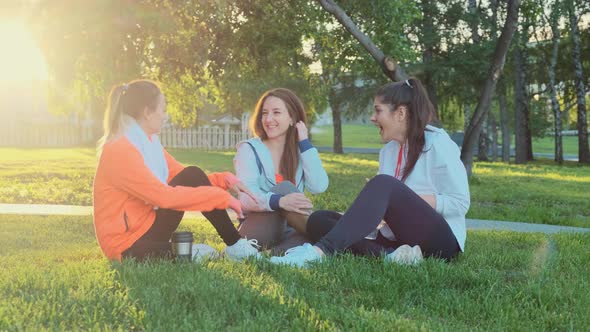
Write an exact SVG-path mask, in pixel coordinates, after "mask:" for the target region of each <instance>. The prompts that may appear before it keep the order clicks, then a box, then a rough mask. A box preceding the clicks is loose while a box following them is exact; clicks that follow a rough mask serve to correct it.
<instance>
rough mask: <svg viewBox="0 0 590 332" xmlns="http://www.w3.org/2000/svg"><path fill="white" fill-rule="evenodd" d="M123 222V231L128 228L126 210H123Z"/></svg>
mask: <svg viewBox="0 0 590 332" xmlns="http://www.w3.org/2000/svg"><path fill="white" fill-rule="evenodd" d="M123 222H124V223H125V232H127V231H128V230H129V221H128V220H127V211H123Z"/></svg>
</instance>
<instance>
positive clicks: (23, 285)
mask: <svg viewBox="0 0 590 332" xmlns="http://www.w3.org/2000/svg"><path fill="white" fill-rule="evenodd" d="M0 225H1V227H0V237H1V238H2V241H0V265H1V266H2V269H0V330H32V331H33V330H58V331H64V330H124V331H129V330H140V331H142V330H148V331H155V330H157V331H160V330H162V331H164V330H165V331H193V330H199V331H200V330H206V331H225V330H233V331H246V330H254V331H271V330H297V331H304V330H307V331H309V330H319V331H324V330H328V331H336V330H340V331H348V330H355V331H374V330H384V331H398V330H399V331H418V330H435V331H439V330H452V331H473V330H486V331H487V330H498V331H501V330H504V331H522V330H527V331H541V330H562V331H563V330H585V329H587V328H588V326H590V316H589V315H588V308H589V307H590V292H588V289H589V287H590V279H589V278H588V275H590V255H587V252H588V248H590V234H576V235H565V234H562V235H551V236H546V235H542V234H519V233H511V232H487V231H486V232H484V231H471V232H469V234H468V237H467V251H466V253H465V254H463V255H461V256H460V257H459V259H458V260H457V261H455V262H453V263H450V264H446V263H443V262H441V261H437V260H426V261H424V262H423V263H422V264H421V265H419V266H417V267H401V266H396V265H384V264H383V263H382V261H381V260H379V259H368V258H359V257H352V256H349V255H342V256H337V257H334V258H330V259H328V260H327V261H325V262H323V263H321V264H316V265H314V266H313V267H312V268H310V269H307V270H299V269H293V268H289V267H279V266H273V265H270V264H269V263H268V262H266V261H249V262H246V263H232V262H228V261H224V260H218V261H210V262H205V263H199V264H196V263H195V264H174V263H168V262H149V263H143V264H139V263H135V262H130V261H127V262H124V263H123V264H120V263H109V262H108V261H107V260H106V259H105V258H104V257H103V256H102V254H101V252H100V250H99V248H98V245H97V243H96V240H95V238H94V230H93V226H92V221H91V218H90V217H65V216H52V217H42V216H38V217H30V216H27V217H24V216H0ZM181 228H182V229H185V230H191V231H193V232H194V233H195V235H196V236H197V238H196V241H198V242H206V243H209V244H211V245H213V246H214V247H215V248H217V249H222V248H223V244H222V242H221V240H220V239H219V238H218V237H217V236H216V235H215V233H214V229H213V227H212V226H210V225H209V224H207V223H206V222H205V221H204V220H185V221H183V223H182V224H181Z"/></svg>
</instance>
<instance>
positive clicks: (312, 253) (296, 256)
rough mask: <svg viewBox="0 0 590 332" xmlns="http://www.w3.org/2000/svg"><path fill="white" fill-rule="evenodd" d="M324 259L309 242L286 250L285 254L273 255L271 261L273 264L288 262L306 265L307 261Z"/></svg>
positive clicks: (289, 263) (299, 265)
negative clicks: (280, 255)
mask: <svg viewBox="0 0 590 332" xmlns="http://www.w3.org/2000/svg"><path fill="white" fill-rule="evenodd" d="M320 260H322V255H321V254H320V253H319V252H318V251H317V250H316V249H315V248H314V247H313V246H312V245H311V244H309V243H304V244H303V245H301V246H298V247H293V248H291V249H289V250H287V251H286V252H285V256H282V257H279V256H273V257H271V258H270V262H271V263H273V264H286V265H291V266H296V267H305V264H306V263H309V262H315V261H320Z"/></svg>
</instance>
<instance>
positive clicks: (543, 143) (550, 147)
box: [533, 136, 578, 156]
mask: <svg viewBox="0 0 590 332" xmlns="http://www.w3.org/2000/svg"><path fill="white" fill-rule="evenodd" d="M562 144H563V154H565V155H573V156H578V136H563V141H562ZM533 151H534V152H538V153H555V138H554V137H543V138H538V139H533Z"/></svg>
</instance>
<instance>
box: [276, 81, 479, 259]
mask: <svg viewBox="0 0 590 332" xmlns="http://www.w3.org/2000/svg"><path fill="white" fill-rule="evenodd" d="M374 107H375V113H374V114H373V116H372V117H371V121H372V122H373V123H374V124H375V125H376V126H377V127H378V128H379V129H380V131H379V134H380V136H381V139H382V141H383V142H384V143H387V144H386V145H385V146H384V147H383V148H382V149H381V152H380V154H379V175H377V176H375V177H374V178H373V179H371V180H369V182H367V184H366V185H365V187H364V188H363V190H362V191H361V193H360V194H359V195H358V196H357V198H356V200H355V201H354V202H353V204H352V206H351V207H350V208H349V209H348V210H347V211H346V213H345V214H344V215H341V214H339V213H337V212H335V211H316V212H314V213H313V214H312V215H311V216H310V218H309V222H308V224H307V229H306V231H307V233H308V236H309V237H310V238H312V240H313V241H314V242H315V245H311V244H309V243H306V244H304V245H302V246H299V247H296V248H292V249H290V250H289V251H287V253H286V255H285V256H283V257H272V258H271V262H273V263H278V264H289V265H295V266H304V265H305V264H306V263H307V262H311V261H318V260H321V259H322V258H323V257H324V256H326V255H331V254H334V253H336V252H340V251H343V250H351V251H352V252H354V253H358V254H370V255H379V254H380V253H383V252H385V253H386V254H387V256H386V261H393V262H396V263H400V264H415V263H418V262H419V261H421V260H422V258H423V257H437V258H442V259H445V260H450V259H452V258H453V257H455V256H456V255H457V254H459V253H460V252H462V251H463V250H464V249H465V238H466V230H465V214H466V213H467V210H468V209H469V204H470V198H469V186H468V183H467V174H466V172H465V167H464V166H463V163H462V162H461V160H460V158H459V157H460V154H459V148H458V147H457V145H456V144H455V143H454V142H453V141H452V140H451V139H450V137H449V135H447V133H446V132H445V131H444V130H442V129H438V128H435V127H432V126H429V125H427V123H429V122H430V121H431V120H432V119H433V117H434V108H433V106H432V104H431V103H430V100H429V99H428V96H427V93H426V91H425V89H424V87H423V86H422V84H421V83H420V81H418V80H417V79H409V80H406V81H405V82H398V83H390V84H387V85H385V86H384V87H382V88H381V89H380V90H379V91H378V92H377V95H376V96H375V100H374Z"/></svg>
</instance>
